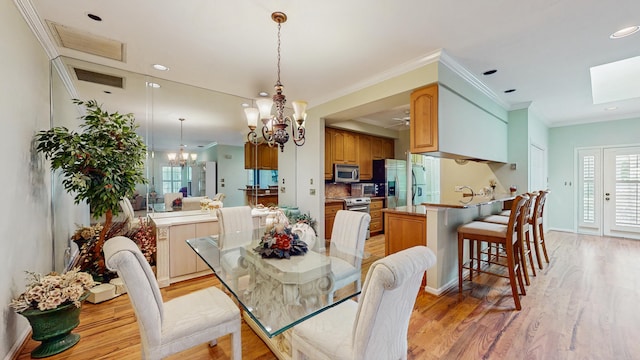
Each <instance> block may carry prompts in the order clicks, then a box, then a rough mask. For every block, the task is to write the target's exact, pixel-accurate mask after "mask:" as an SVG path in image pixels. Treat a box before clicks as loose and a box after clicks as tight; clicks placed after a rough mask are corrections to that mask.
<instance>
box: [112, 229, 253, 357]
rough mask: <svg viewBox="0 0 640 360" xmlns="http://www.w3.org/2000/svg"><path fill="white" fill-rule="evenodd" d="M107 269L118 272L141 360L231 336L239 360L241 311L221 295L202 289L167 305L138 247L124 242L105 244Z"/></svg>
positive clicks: (211, 289) (225, 296)
mask: <svg viewBox="0 0 640 360" xmlns="http://www.w3.org/2000/svg"><path fill="white" fill-rule="evenodd" d="M103 249H104V257H105V260H106V264H107V267H108V268H109V269H110V270H115V271H117V272H118V276H120V278H121V279H122V280H123V282H124V284H125V286H126V288H127V292H128V294H129V300H130V301H131V304H132V305H133V309H134V311H135V314H136V319H137V321H138V327H139V329H140V338H141V342H142V359H153V360H155V359H161V358H164V357H166V356H169V355H171V354H174V353H177V352H180V351H182V350H186V349H188V348H191V347H193V346H196V345H199V344H202V343H205V342H209V343H210V344H211V345H212V346H213V345H215V344H216V343H217V339H218V338H219V337H221V336H224V335H227V334H231V346H232V349H233V359H235V360H241V358H242V347H241V341H240V311H239V310H238V307H237V306H236V305H235V303H234V302H233V301H232V300H231V299H230V298H229V297H228V296H227V295H225V294H224V293H223V292H222V291H221V290H219V289H216V288H215V287H210V288H206V289H203V290H199V291H196V292H192V293H190V294H187V295H183V296H180V297H178V298H175V299H172V300H169V301H167V302H166V303H165V302H163V300H162V295H161V294H160V288H159V287H158V283H157V282H156V278H155V276H154V274H153V271H152V270H151V266H149V263H148V262H147V261H146V259H145V258H144V255H142V252H140V249H138V246H137V245H136V244H135V243H134V242H133V241H131V240H130V239H128V238H126V237H124V236H117V237H114V238H111V239H109V240H107V241H106V242H105V244H104V248H103Z"/></svg>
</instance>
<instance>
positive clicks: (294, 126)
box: [244, 11, 307, 151]
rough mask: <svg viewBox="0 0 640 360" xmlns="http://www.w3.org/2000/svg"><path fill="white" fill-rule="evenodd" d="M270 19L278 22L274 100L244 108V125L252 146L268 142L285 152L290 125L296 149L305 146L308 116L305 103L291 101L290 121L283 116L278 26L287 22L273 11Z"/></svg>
mask: <svg viewBox="0 0 640 360" xmlns="http://www.w3.org/2000/svg"><path fill="white" fill-rule="evenodd" d="M271 19H273V21H275V22H276V23H278V80H277V81H276V84H275V86H274V89H275V91H276V93H275V95H273V99H269V98H263V99H258V100H256V105H257V106H258V108H257V109H256V108H245V109H244V112H245V115H246V117H247V125H248V126H249V130H250V131H249V134H247V140H248V141H250V142H251V143H253V144H260V143H263V142H267V144H268V145H269V146H274V145H276V144H277V145H279V146H280V151H284V144H285V143H286V142H287V141H289V133H288V131H287V126H289V125H291V135H292V136H293V142H294V143H295V144H296V145H297V146H302V145H304V141H305V137H304V135H305V130H304V120H305V118H306V117H307V113H306V112H305V110H306V108H307V102H306V101H301V100H296V101H294V102H293V112H294V114H293V118H291V117H289V116H284V105H285V103H286V102H287V99H286V97H285V95H284V94H283V93H282V91H283V90H284V86H282V83H281V82H280V27H281V25H282V23H284V22H285V21H287V15H286V14H285V13H283V12H279V11H278V12H274V13H273V14H271ZM274 103H275V105H276V113H275V115H272V114H271V108H272V107H273V104H274ZM258 119H260V121H262V139H259V138H258V134H256V132H255V129H256V128H257V126H258Z"/></svg>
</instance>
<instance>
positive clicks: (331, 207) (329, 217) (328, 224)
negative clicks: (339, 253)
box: [324, 201, 344, 239]
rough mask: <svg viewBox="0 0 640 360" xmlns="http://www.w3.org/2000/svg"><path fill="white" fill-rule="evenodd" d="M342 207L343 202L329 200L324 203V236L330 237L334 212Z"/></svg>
mask: <svg viewBox="0 0 640 360" xmlns="http://www.w3.org/2000/svg"><path fill="white" fill-rule="evenodd" d="M343 208H344V203H343V202H341V201H340V202H330V203H325V205H324V238H325V239H331V232H332V231H333V222H334V221H335V219H336V213H337V212H338V211H340V210H342V209H343Z"/></svg>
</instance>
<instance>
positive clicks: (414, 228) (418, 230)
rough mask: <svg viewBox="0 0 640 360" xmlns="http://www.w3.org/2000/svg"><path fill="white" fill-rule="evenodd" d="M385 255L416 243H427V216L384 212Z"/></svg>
mask: <svg viewBox="0 0 640 360" xmlns="http://www.w3.org/2000/svg"><path fill="white" fill-rule="evenodd" d="M384 243H385V256H386V255H389V254H393V253H396V252H398V251H400V250H404V249H408V248H410V247H413V246H416V245H425V246H426V245H427V217H426V215H420V214H409V213H396V212H386V211H385V212H384Z"/></svg>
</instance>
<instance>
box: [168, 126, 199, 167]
mask: <svg viewBox="0 0 640 360" xmlns="http://www.w3.org/2000/svg"><path fill="white" fill-rule="evenodd" d="M178 120H180V149H179V150H178V152H177V153H175V152H171V153H168V154H167V157H168V158H169V165H170V166H180V167H184V166H185V165H189V166H192V165H195V164H196V159H197V158H198V154H196V153H191V154H190V153H188V152H186V151H185V148H186V147H187V146H186V145H184V142H182V123H184V119H183V118H180V119H178Z"/></svg>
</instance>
